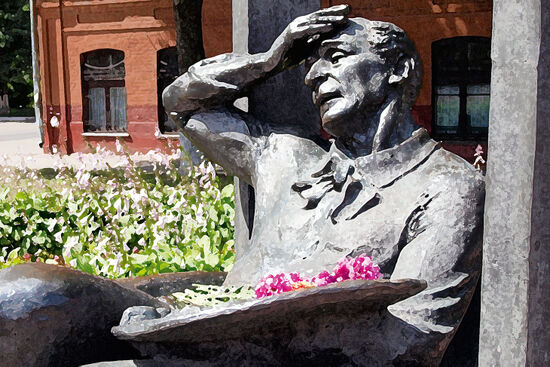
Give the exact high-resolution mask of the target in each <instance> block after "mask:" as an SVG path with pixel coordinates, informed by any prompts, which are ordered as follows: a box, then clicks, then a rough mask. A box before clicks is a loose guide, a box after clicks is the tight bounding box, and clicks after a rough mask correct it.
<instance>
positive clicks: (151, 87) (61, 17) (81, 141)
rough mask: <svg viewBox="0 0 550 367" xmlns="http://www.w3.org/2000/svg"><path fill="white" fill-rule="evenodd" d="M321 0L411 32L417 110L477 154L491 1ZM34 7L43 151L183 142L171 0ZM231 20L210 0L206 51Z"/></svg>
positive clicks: (227, 4)
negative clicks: (170, 102) (175, 106)
mask: <svg viewBox="0 0 550 367" xmlns="http://www.w3.org/2000/svg"><path fill="white" fill-rule="evenodd" d="M321 2H322V5H323V6H331V5H336V4H342V3H348V4H350V5H351V6H352V9H353V12H352V15H353V16H361V17H366V18H370V19H378V20H385V21H389V22H392V23H395V24H397V25H398V26H400V27H402V28H403V29H405V31H407V33H408V34H409V35H410V37H411V38H412V39H413V41H414V42H415V44H416V46H417V48H418V51H419V53H420V55H421V58H422V61H423V64H424V83H423V88H422V91H421V93H420V97H419V98H418V101H417V105H416V106H415V107H414V110H413V112H414V116H415V118H416V119H417V121H418V122H419V123H420V124H422V125H423V126H425V127H426V128H428V130H429V131H430V132H431V133H432V135H433V136H434V138H436V139H439V140H443V141H444V142H445V145H446V147H447V148H449V149H450V150H453V151H455V152H457V153H459V154H460V155H462V156H464V157H465V158H467V159H470V160H471V158H472V155H473V152H474V148H475V146H476V145H477V144H478V143H483V142H484V141H486V136H487V124H488V105H489V96H488V93H489V79H490V58H489V47H490V39H489V37H490V35H491V14H492V1H491V0H368V1H367V0H345V1H340V0H322V1H321ZM36 7H37V9H36V14H37V18H38V19H37V28H38V35H39V36H38V42H39V54H40V68H41V75H42V84H41V91H42V100H43V119H44V122H45V124H44V125H45V126H46V134H45V144H44V149H45V151H46V152H50V151H53V150H59V151H61V152H63V153H72V152H76V151H87V150H89V149H90V147H91V146H92V147H93V146H94V145H96V144H98V143H100V144H101V145H102V146H108V147H111V148H113V147H114V143H115V140H116V139H117V138H122V139H123V140H124V141H125V142H126V145H127V146H128V147H129V148H130V149H131V150H132V151H146V150H149V149H154V148H161V149H163V148H165V147H166V146H167V145H172V146H174V145H177V143H178V140H177V136H176V135H174V134H173V133H171V132H170V131H171V130H173V127H171V126H169V124H168V123H165V119H166V117H165V115H164V113H163V111H162V109H161V108H159V93H160V92H161V91H162V88H163V87H164V86H165V85H166V83H169V82H170V81H171V80H172V79H173V78H174V77H175V75H176V74H177V67H176V66H175V64H174V63H175V49H174V46H175V44H176V34H175V28H174V16H173V11H172V1H171V0H56V1H53V0H38V1H37V4H36ZM231 27H232V14H231V0H204V8H203V35H204V46H205V51H206V55H207V56H213V55H216V54H219V53H224V52H230V51H231V49H232V44H231V39H232V36H231V33H232V30H231ZM53 117H55V119H54V120H53V124H52V123H50V121H52V118H53ZM56 120H57V121H58V122H59V125H58V126H57V127H55V126H56ZM52 125H53V126H52Z"/></svg>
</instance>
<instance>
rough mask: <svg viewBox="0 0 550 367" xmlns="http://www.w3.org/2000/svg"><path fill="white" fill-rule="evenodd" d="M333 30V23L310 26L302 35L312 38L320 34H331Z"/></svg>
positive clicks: (306, 27) (305, 28)
mask: <svg viewBox="0 0 550 367" xmlns="http://www.w3.org/2000/svg"><path fill="white" fill-rule="evenodd" d="M333 28H334V25H333V24H332V23H321V24H309V25H307V26H305V27H304V29H303V30H302V31H301V32H300V33H301V35H302V36H312V35H314V34H318V33H326V32H330V31H331V30H332V29H333Z"/></svg>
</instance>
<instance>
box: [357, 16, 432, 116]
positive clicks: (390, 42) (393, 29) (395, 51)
mask: <svg viewBox="0 0 550 367" xmlns="http://www.w3.org/2000/svg"><path fill="white" fill-rule="evenodd" d="M350 20H351V21H352V22H353V23H356V24H358V25H359V26H362V27H363V28H364V29H363V30H362V31H361V33H364V34H365V35H366V38H367V42H368V43H369V46H370V48H371V49H372V50H373V51H374V52H375V53H377V54H379V55H380V56H382V57H384V58H385V59H386V60H388V61H390V62H391V63H393V64H397V62H399V59H400V58H401V57H403V56H405V57H408V58H409V59H410V60H411V65H410V69H409V75H408V77H407V80H406V82H405V84H404V86H403V102H404V103H405V104H406V105H408V106H412V105H413V104H414V102H415V101H416V98H417V97H418V94H419V92H420V87H421V86H422V62H421V61H420V56H419V55H418V51H417V50H416V46H415V45H414V43H413V41H412V40H411V39H410V38H409V36H408V35H407V34H406V33H405V31H404V30H402V29H401V28H399V27H398V26H396V25H395V24H392V23H387V22H380V21H373V20H368V19H364V18H353V19H350Z"/></svg>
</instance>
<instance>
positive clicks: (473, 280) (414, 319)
mask: <svg viewBox="0 0 550 367" xmlns="http://www.w3.org/2000/svg"><path fill="white" fill-rule="evenodd" d="M458 176H459V177H456V176H453V177H446V178H443V179H441V180H438V181H437V182H434V184H433V185H432V186H431V187H429V188H428V190H426V191H425V194H424V195H422V196H421V199H420V200H419V202H418V204H419V205H418V210H417V211H415V213H413V215H412V216H411V218H410V221H409V223H408V225H407V229H406V230H407V231H408V235H407V236H408V237H409V239H408V243H407V244H406V245H405V247H404V248H403V249H402V251H401V253H400V255H399V258H398V260H397V263H396V266H395V269H394V272H393V273H392V276H391V278H392V279H403V278H415V279H423V280H425V281H427V283H428V287H427V288H426V290H424V291H423V292H421V293H419V294H417V295H415V296H413V297H410V298H408V299H406V300H404V301H401V302H399V303H396V304H394V305H392V306H390V307H388V310H389V311H390V312H391V313H392V314H393V315H394V316H396V317H398V318H400V319H401V320H403V321H405V322H406V323H407V324H409V325H412V326H414V327H415V328H417V329H419V330H420V331H421V332H422V335H423V336H422V338H423V339H424V338H425V339H427V340H428V341H426V343H429V344H436V345H438V348H445V347H446V345H447V343H448V342H449V341H450V340H451V337H452V336H453V335H454V332H455V331H456V329H457V327H458V325H459V323H460V321H461V319H462V317H463V316H464V313H465V312H466V309H467V307H468V305H469V303H470V300H471V297H472V295H473V291H474V289H475V287H476V284H477V281H478V278H479V275H480V271H481V241H482V235H483V220H482V219H483V202H484V184H483V179H482V178H481V177H480V175H469V177H467V178H463V177H462V179H461V178H460V173H459V174H458ZM409 348H410V346H409ZM413 353H414V352H413Z"/></svg>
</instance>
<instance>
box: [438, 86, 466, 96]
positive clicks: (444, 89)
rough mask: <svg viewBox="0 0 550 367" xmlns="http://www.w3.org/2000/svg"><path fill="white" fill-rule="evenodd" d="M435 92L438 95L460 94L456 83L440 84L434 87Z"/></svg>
mask: <svg viewBox="0 0 550 367" xmlns="http://www.w3.org/2000/svg"><path fill="white" fill-rule="evenodd" d="M436 93H437V94H439V95H456V96H458V95H459V94H460V87H459V86H458V85H440V86H438V87H437V89H436Z"/></svg>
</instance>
